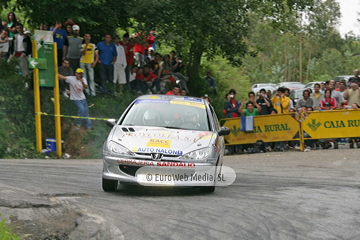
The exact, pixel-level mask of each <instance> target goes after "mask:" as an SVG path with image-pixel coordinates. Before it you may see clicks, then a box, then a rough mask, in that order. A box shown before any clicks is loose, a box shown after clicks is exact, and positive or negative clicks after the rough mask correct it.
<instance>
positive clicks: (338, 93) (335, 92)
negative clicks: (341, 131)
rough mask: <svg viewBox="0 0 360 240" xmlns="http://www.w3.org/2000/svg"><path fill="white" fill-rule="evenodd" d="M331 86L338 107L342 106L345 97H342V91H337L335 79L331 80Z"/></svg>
mask: <svg viewBox="0 0 360 240" xmlns="http://www.w3.org/2000/svg"><path fill="white" fill-rule="evenodd" d="M329 88H330V89H331V97H333V98H335V100H336V107H338V108H340V107H341V103H342V102H343V100H344V98H343V97H342V95H341V94H340V92H338V91H335V80H330V82H329Z"/></svg>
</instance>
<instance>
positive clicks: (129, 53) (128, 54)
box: [120, 33, 134, 86]
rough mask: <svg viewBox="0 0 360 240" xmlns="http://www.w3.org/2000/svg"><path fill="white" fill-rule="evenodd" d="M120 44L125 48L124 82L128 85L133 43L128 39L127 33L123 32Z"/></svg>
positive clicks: (132, 57) (132, 58)
mask: <svg viewBox="0 0 360 240" xmlns="http://www.w3.org/2000/svg"><path fill="white" fill-rule="evenodd" d="M120 44H121V45H122V46H123V47H124V49H125V55H126V68H125V74H126V83H127V84H128V86H129V79H130V71H131V67H132V65H133V63H134V49H133V48H134V46H133V44H132V43H131V42H130V41H129V34H128V33H125V34H124V35H123V41H122V42H120Z"/></svg>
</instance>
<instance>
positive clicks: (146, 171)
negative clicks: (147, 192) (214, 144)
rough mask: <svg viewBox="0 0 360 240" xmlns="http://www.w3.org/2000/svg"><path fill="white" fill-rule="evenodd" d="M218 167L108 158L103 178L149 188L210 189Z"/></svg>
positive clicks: (212, 164) (191, 163)
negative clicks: (186, 187)
mask: <svg viewBox="0 0 360 240" xmlns="http://www.w3.org/2000/svg"><path fill="white" fill-rule="evenodd" d="M215 166H216V161H210V162H204V161H203V162H199V161H197V162H188V161H179V160H177V161H166V160H165V161H152V160H147V159H146V160H140V159H131V158H121V157H111V156H106V157H104V162H103V174H102V177H103V178H105V179H111V180H118V181H120V182H123V183H133V184H141V185H146V186H210V185H214V178H215V175H216V173H215V171H216V168H215ZM204 169H205V170H206V171H205V172H204ZM149 175H151V176H152V177H151V181H150V179H149V178H148V176H149Z"/></svg>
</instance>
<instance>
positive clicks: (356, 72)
mask: <svg viewBox="0 0 360 240" xmlns="http://www.w3.org/2000/svg"><path fill="white" fill-rule="evenodd" d="M359 73H360V71H359V69H355V70H354V76H353V77H351V78H349V81H348V85H350V83H356V84H357V85H359V84H360V77H359Z"/></svg>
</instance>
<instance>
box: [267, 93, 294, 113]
mask: <svg viewBox="0 0 360 240" xmlns="http://www.w3.org/2000/svg"><path fill="white" fill-rule="evenodd" d="M271 102H272V104H273V107H274V109H276V111H277V112H278V113H279V114H283V113H288V112H289V109H290V108H291V107H290V98H288V97H286V96H285V88H282V87H280V88H279V89H278V90H277V93H276V96H274V97H273V98H272V99H271Z"/></svg>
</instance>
